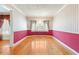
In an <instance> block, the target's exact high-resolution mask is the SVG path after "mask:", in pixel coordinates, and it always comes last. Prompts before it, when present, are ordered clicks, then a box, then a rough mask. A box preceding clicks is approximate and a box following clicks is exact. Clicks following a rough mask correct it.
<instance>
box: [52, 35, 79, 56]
mask: <svg viewBox="0 0 79 59" xmlns="http://www.w3.org/2000/svg"><path fill="white" fill-rule="evenodd" d="M52 38H54V39H55V40H56V41H58V42H59V43H60V44H62V45H63V46H64V47H66V48H67V49H69V50H71V51H72V52H73V53H75V54H76V55H79V53H78V52H77V51H75V50H74V49H72V48H70V47H69V46H68V45H66V44H64V43H63V42H61V41H60V40H58V39H57V38H56V37H54V36H53V37H52Z"/></svg>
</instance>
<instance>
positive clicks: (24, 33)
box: [14, 30, 52, 43]
mask: <svg viewBox="0 0 79 59" xmlns="http://www.w3.org/2000/svg"><path fill="white" fill-rule="evenodd" d="M29 35H52V30H49V31H48V32H32V31H31V30H23V31H16V32H14V43H16V42H18V41H19V40H21V39H22V38H24V37H25V36H29Z"/></svg>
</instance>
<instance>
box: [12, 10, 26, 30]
mask: <svg viewBox="0 0 79 59" xmlns="http://www.w3.org/2000/svg"><path fill="white" fill-rule="evenodd" d="M12 18H13V19H12V20H13V31H22V30H27V24H26V17H25V16H24V15H22V14H21V13H20V12H19V11H18V10H16V9H13V10H12Z"/></svg>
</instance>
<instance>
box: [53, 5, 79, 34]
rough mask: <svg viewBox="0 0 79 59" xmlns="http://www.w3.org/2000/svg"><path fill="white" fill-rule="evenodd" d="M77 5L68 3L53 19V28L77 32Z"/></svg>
mask: <svg viewBox="0 0 79 59" xmlns="http://www.w3.org/2000/svg"><path fill="white" fill-rule="evenodd" d="M78 16H79V5H68V6H66V7H65V8H64V9H63V10H61V11H60V12H59V13H58V14H57V15H56V16H55V17H54V20H53V30H58V31H65V32H72V33H79V17H78Z"/></svg>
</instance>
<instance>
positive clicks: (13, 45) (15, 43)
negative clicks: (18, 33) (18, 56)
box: [13, 36, 27, 47]
mask: <svg viewBox="0 0 79 59" xmlns="http://www.w3.org/2000/svg"><path fill="white" fill-rule="evenodd" d="M26 37H27V36H25V37H24V38H23V39H21V40H20V41H18V42H16V43H15V44H13V47H15V46H17V45H18V44H20V43H21V42H22V41H23V40H24V39H26Z"/></svg>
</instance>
